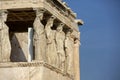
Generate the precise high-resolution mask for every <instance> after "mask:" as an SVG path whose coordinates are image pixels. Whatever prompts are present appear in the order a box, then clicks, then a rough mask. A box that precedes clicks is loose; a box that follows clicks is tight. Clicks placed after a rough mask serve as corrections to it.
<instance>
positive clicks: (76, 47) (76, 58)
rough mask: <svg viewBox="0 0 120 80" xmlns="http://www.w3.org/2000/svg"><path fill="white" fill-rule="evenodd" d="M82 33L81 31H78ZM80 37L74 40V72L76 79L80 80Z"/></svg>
mask: <svg viewBox="0 0 120 80" xmlns="http://www.w3.org/2000/svg"><path fill="white" fill-rule="evenodd" d="M78 35H80V33H78ZM79 47H80V39H75V42H74V74H75V80H80V52H79V49H80V48H79Z"/></svg>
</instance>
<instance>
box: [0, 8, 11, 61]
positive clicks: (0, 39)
mask: <svg viewBox="0 0 120 80" xmlns="http://www.w3.org/2000/svg"><path fill="white" fill-rule="evenodd" d="M6 20H7V11H6V10H0V62H9V61H10V54H11V44H10V39H9V28H8V26H7V25H6V24H5V22H6Z"/></svg>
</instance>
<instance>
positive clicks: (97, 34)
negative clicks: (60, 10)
mask: <svg viewBox="0 0 120 80" xmlns="http://www.w3.org/2000/svg"><path fill="white" fill-rule="evenodd" d="M64 1H65V2H66V3H67V4H68V5H69V7H71V9H72V10H73V11H74V12H76V13H77V18H78V19H82V20H83V21H84V25H83V26H80V28H79V29H80V32H81V47H80V67H81V71H80V72H81V80H120V0H64Z"/></svg>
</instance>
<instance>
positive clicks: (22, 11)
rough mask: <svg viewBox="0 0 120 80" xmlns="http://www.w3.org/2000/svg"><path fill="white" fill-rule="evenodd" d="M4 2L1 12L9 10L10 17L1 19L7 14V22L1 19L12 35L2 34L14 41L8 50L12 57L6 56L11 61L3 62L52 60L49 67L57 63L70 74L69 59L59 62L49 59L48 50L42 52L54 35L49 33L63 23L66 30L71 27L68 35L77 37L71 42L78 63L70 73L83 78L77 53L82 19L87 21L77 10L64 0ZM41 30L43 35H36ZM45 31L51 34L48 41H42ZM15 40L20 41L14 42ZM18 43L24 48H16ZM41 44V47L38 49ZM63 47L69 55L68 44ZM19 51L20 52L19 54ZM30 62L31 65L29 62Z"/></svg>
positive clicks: (58, 67) (65, 32) (66, 31)
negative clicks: (80, 17) (69, 6)
mask: <svg viewBox="0 0 120 80" xmlns="http://www.w3.org/2000/svg"><path fill="white" fill-rule="evenodd" d="M1 2H2V6H1V7H0V9H1V11H0V12H1V16H4V15H6V14H7V17H2V18H1V19H5V18H6V19H7V21H4V20H3V22H1V23H2V26H3V25H4V24H6V26H7V27H8V28H9V31H8V33H9V35H4V34H2V35H4V36H7V37H8V38H9V37H10V40H9V41H10V43H11V49H10V51H9V50H8V51H9V52H11V53H10V57H6V58H9V59H6V60H7V61H6V60H5V61H4V60H1V62H9V61H10V60H11V61H12V62H32V63H31V64H33V63H34V62H37V63H39V62H43V63H45V64H48V65H49V67H50V65H51V66H53V67H55V68H56V70H55V71H58V72H59V69H60V72H62V73H63V74H66V73H67V68H68V67H67V66H66V64H67V61H65V64H64V65H65V66H64V67H63V66H61V65H60V64H59V62H60V61H58V63H55V64H54V62H52V63H51V62H50V63H49V61H48V58H47V57H49V56H46V55H45V54H46V53H47V52H44V51H43V52H44V53H45V54H42V55H41V53H39V52H38V50H39V49H40V48H43V47H45V46H43V45H45V44H46V49H47V46H48V45H47V43H44V42H47V41H48V40H47V39H48V38H50V39H51V37H50V35H49V34H50V33H52V32H53V33H54V32H56V30H57V27H58V26H60V25H61V26H62V27H63V29H62V31H63V32H64V34H67V33H68V32H69V30H70V32H71V33H70V37H68V40H69V38H71V39H72V41H73V44H69V45H73V46H72V47H73V52H74V53H73V56H72V58H73V64H72V66H73V67H74V68H73V69H74V70H75V71H74V72H72V73H68V74H69V76H70V77H72V78H73V77H74V80H79V79H78V78H79V76H78V75H79V58H77V60H76V57H78V56H79V51H78V50H79V43H80V42H79V41H80V38H79V36H80V32H79V31H78V23H79V24H81V25H82V24H83V22H82V21H78V20H75V14H74V13H73V12H72V11H71V10H70V9H69V8H67V6H66V5H64V4H63V3H62V2H60V1H57V0H55V1H52V0H26V1H23V0H17V1H16V0H12V1H1ZM9 5H10V6H9ZM8 6H9V7H8ZM3 13H4V14H3ZM3 23H4V24H3ZM41 26H42V28H41ZM46 27H48V28H49V29H50V30H48V28H46ZM42 29H43V30H44V31H43V33H39V32H42V31H39V30H42ZM1 30H2V29H1ZM6 30H7V29H6ZM35 31H36V32H35ZM37 32H38V33H39V35H38V36H35V34H38V33H37ZM49 32H50V33H49ZM3 33H4V31H3ZM41 34H42V35H43V34H45V35H46V36H44V38H46V37H47V39H46V40H45V39H44V41H42V42H41V41H40V40H41V38H39V37H40V35H41ZM52 35H54V34H52ZM15 37H16V38H15ZM22 37H23V39H22ZM27 37H28V38H29V39H28V38H27ZM42 37H43V36H42ZM25 38H26V39H25ZM16 39H17V40H16ZM42 39H43V38H42ZM53 40H54V39H53ZM15 41H17V43H16V44H15V43H14V42H15ZM22 41H23V42H22ZM48 42H49V41H48ZM53 42H54V41H53ZM18 43H19V44H18ZM39 43H44V44H43V45H40V46H39ZM58 43H59V42H58ZM35 44H36V45H35ZM37 44H38V45H37ZM15 45H17V46H18V45H19V46H18V48H19V47H20V48H21V49H20V50H19V49H18V50H17V49H15V48H16V46H15ZM52 45H53V44H52ZM64 45H65V44H64ZM76 45H78V46H76ZM41 46H42V47H41ZM1 47H2V46H1ZM68 47H69V46H68ZM37 48H38V50H36V49H37ZM63 48H64V52H65V57H68V56H69V54H68V55H66V47H64V46H63ZM41 50H43V49H41ZM15 51H16V52H17V53H19V54H16V52H15ZM46 51H47V50H46ZM50 53H52V52H50ZM56 53H57V50H56ZM3 55H4V54H3ZM40 55H41V56H40ZM1 59H2V58H1ZM52 59H53V58H52ZM65 60H67V58H65ZM68 62H69V61H68ZM10 64H11V63H10ZM16 64H18V63H16ZM21 64H23V65H24V63H21ZM26 64H27V63H26ZM57 65H60V66H57ZM26 66H29V65H26ZM63 68H64V69H63ZM57 69H58V70H57Z"/></svg>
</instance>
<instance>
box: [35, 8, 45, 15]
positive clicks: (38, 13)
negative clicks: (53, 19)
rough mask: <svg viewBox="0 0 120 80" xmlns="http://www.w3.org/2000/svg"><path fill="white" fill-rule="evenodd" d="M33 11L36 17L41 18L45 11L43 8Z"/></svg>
mask: <svg viewBox="0 0 120 80" xmlns="http://www.w3.org/2000/svg"><path fill="white" fill-rule="evenodd" d="M33 10H34V11H35V12H36V16H41V15H43V13H44V12H45V11H46V9H44V8H34V9H33Z"/></svg>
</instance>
